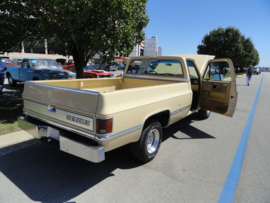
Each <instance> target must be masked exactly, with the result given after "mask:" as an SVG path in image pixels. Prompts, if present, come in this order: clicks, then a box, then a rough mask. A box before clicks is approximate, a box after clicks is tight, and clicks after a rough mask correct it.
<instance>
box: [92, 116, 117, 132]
mask: <svg viewBox="0 0 270 203" xmlns="http://www.w3.org/2000/svg"><path fill="white" fill-rule="evenodd" d="M112 126H113V119H112V118H109V119H102V118H97V119H96V133H98V134H108V133H111V132H112Z"/></svg>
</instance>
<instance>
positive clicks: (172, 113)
mask: <svg viewBox="0 0 270 203" xmlns="http://www.w3.org/2000/svg"><path fill="white" fill-rule="evenodd" d="M190 107H191V105H189V106H186V107H184V108H181V109H178V110H176V111H173V112H171V116H173V115H175V114H177V113H180V112H181V111H184V110H187V109H188V108H190Z"/></svg>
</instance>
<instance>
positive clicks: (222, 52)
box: [197, 27, 260, 68]
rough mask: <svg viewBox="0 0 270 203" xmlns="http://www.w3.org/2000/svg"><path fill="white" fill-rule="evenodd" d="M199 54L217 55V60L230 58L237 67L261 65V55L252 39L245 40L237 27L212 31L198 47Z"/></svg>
mask: <svg viewBox="0 0 270 203" xmlns="http://www.w3.org/2000/svg"><path fill="white" fill-rule="evenodd" d="M197 53H198V54H209V55H215V56H216V58H230V59H232V61H233V63H234V65H235V67H241V68H243V67H247V66H248V65H250V64H252V65H254V66H255V65H257V64H258V63H259V60H260V59H259V54H258V51H257V50H256V49H255V47H254V44H253V42H252V41H251V39H250V38H245V36H244V35H242V34H241V32H240V30H239V29H237V28H235V27H227V28H226V29H224V28H222V27H219V28H218V29H214V30H212V31H210V33H209V34H206V35H205V36H204V38H203V39H202V42H201V44H200V45H198V47H197Z"/></svg>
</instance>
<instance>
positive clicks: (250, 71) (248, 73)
mask: <svg viewBox="0 0 270 203" xmlns="http://www.w3.org/2000/svg"><path fill="white" fill-rule="evenodd" d="M252 72H253V66H252V65H249V68H248V69H247V85H248V86H249V83H250V79H251V76H252Z"/></svg>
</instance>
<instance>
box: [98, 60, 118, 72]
mask: <svg viewBox="0 0 270 203" xmlns="http://www.w3.org/2000/svg"><path fill="white" fill-rule="evenodd" d="M101 69H103V70H106V71H116V70H118V64H117V63H116V62H111V63H104V64H101Z"/></svg>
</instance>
